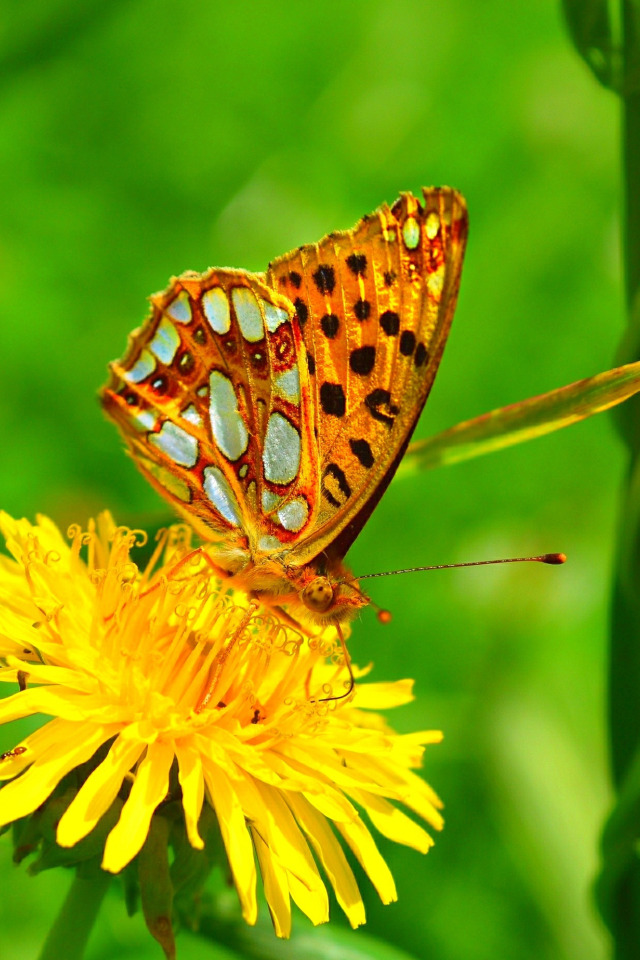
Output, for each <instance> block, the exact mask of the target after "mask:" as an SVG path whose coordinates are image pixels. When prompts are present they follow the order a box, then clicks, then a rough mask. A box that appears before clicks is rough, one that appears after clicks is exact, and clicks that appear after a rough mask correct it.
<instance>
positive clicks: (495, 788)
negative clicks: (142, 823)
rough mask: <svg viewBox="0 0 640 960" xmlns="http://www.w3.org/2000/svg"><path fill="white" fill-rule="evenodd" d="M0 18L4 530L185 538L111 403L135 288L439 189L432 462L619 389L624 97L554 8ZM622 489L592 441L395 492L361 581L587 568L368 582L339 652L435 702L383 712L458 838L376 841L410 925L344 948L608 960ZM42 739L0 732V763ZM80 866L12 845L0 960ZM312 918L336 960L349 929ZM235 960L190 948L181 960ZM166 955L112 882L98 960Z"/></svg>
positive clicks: (434, 5)
mask: <svg viewBox="0 0 640 960" xmlns="http://www.w3.org/2000/svg"><path fill="white" fill-rule="evenodd" d="M3 14H4V16H3V24H4V31H3V35H2V38H1V40H0V80H1V82H0V129H2V131H3V136H2V144H1V146H0V179H1V181H2V183H3V190H2V191H0V284H1V289H2V297H1V298H0V321H1V322H0V356H2V357H3V358H4V360H5V362H4V364H3V376H2V388H1V391H0V435H1V436H2V438H3V448H2V461H3V470H2V474H1V477H0V486H1V490H0V493H1V496H0V501H1V503H2V506H3V507H4V508H5V509H7V510H9V511H11V512H13V513H14V514H16V515H24V514H26V515H29V516H33V515H34V513H35V512H36V511H43V512H47V513H49V514H50V515H52V516H53V517H54V518H55V519H56V520H57V521H58V522H60V524H61V525H64V524H65V523H67V522H70V521H72V520H79V521H83V520H85V519H86V517H87V516H89V515H90V514H92V513H95V512H96V511H97V510H99V509H103V508H104V507H105V506H106V507H110V508H111V509H112V510H113V511H114V513H115V515H116V517H117V519H118V521H119V522H122V523H131V524H132V525H134V526H136V527H139V526H152V525H154V524H159V523H161V522H163V521H165V520H166V519H167V516H166V513H165V508H164V506H163V504H162V503H161V502H160V500H159V499H158V497H157V496H156V495H155V494H154V493H153V491H152V490H151V489H150V488H149V487H148V486H147V485H146V483H145V481H144V480H143V479H142V478H141V477H139V476H138V475H137V473H136V471H135V469H134V467H133V465H132V464H131V463H130V462H129V461H128V460H127V458H126V457H125V456H124V455H123V454H122V450H121V444H120V441H119V440H118V438H117V435H116V431H115V430H114V428H113V427H112V426H111V425H110V424H108V423H106V422H105V421H104V420H103V418H102V416H101V414H100V412H99V410H98V407H97V404H96V402H95V399H94V397H95V392H96V390H97V388H98V387H99V385H100V384H101V382H102V381H103V380H104V377H105V365H106V362H107V361H108V360H109V359H111V358H113V357H116V356H119V355H120V354H121V353H122V350H123V347H124V344H125V342H126V336H127V334H128V332H129V330H130V329H131V328H132V327H133V326H134V325H136V324H137V323H139V322H140V320H141V319H142V317H143V315H144V313H145V309H146V305H145V297H146V295H147V294H148V293H150V292H152V291H153V290H157V289H160V288H162V287H163V286H164V285H165V284H166V281H167V279H168V277H169V276H170V275H171V274H177V273H180V272H181V271H182V270H184V269H187V268H193V269H196V270H201V269H204V268H206V267H207V266H209V265H211V264H220V265H224V264H232V265H235V266H245V267H249V268H253V269H262V268H264V266H265V265H266V264H267V262H268V261H269V259H271V258H273V257H274V256H275V255H277V254H279V253H282V252H284V251H285V250H286V249H288V248H290V247H294V246H296V245H297V244H300V243H302V242H307V241H313V240H315V239H317V238H319V237H320V236H322V235H323V234H324V233H326V232H327V231H329V230H332V229H338V228H342V227H349V226H351V225H352V224H353V223H354V222H355V221H356V220H357V218H358V217H359V216H361V215H362V214H363V213H365V212H367V211H370V210H373V209H374V208H375V207H376V206H377V205H378V204H379V203H380V202H381V201H382V200H385V199H386V200H388V201H392V200H393V199H394V198H395V197H396V196H397V194H398V192H399V191H400V190H402V189H412V190H416V189H418V188H419V187H420V186H421V185H422V184H430V183H450V184H451V185H453V186H456V187H459V188H460V189H461V190H462V191H463V192H464V193H465V195H466V196H467V199H468V202H469V209H470V218H471V220H470V222H471V235H470V243H469V248H468V253H467V262H466V265H465V271H464V276H463V281H462V291H461V298H460V305H459V308H458V312H457V316H456V319H455V321H454V325H453V330H452V334H451V338H450V343H449V345H448V346H447V349H446V352H445V355H444V360H443V365H442V369H441V371H440V373H439V375H438V379H437V382H436V385H435V388H434V390H433V394H432V397H431V399H430V400H429V403H428V406H427V410H426V412H425V415H424V417H423V419H422V422H421V424H420V425H419V428H418V432H417V436H418V437H419V438H424V437H426V436H429V435H433V434H436V433H438V432H439V431H442V430H444V429H445V428H448V427H450V426H451V425H452V424H455V423H457V422H459V421H461V420H466V419H468V418H470V417H474V416H476V415H478V414H481V413H483V412H484V411H487V410H491V409H494V408H498V407H501V406H503V405H505V404H508V403H513V402H517V401H520V400H522V399H523V398H525V397H527V396H534V395H537V394H541V393H544V392H546V391H549V390H551V389H553V388H555V387H557V386H559V385H562V384H566V383H571V382H573V381H576V380H578V379H579V378H581V377H584V376H588V375H591V374H593V373H594V372H596V371H598V370H604V369H606V368H607V367H608V366H610V359H611V358H612V357H613V354H614V350H615V347H616V343H617V341H618V339H619V336H620V331H621V327H622V317H623V303H622V296H621V294H620V291H619V270H620V263H619V253H618V244H617V234H618V223H617V220H616V214H615V210H616V204H617V190H618V170H617V155H616V141H617V113H616V110H617V105H616V101H615V100H614V98H613V97H611V96H610V95H609V94H608V93H607V91H605V90H603V89H602V88H600V87H598V86H597V85H596V84H593V83H592V82H591V79H590V77H589V75H588V74H587V71H585V70H584V68H583V67H582V66H581V64H580V63H579V62H578V59H577V58H576V57H575V55H574V53H573V51H572V49H571V47H570V45H569V43H568V42H567V37H566V33H565V28H564V23H563V21H562V18H561V16H560V11H559V5H558V4H557V2H556V0H540V2H539V3H536V4H507V5H505V4H504V2H502V0H485V2H484V3H481V4H479V3H478V2H477V0H450V2H448V3H442V2H437V0H396V2H394V3H393V4H388V3H385V2H384V0H352V2H350V3H344V2H338V0H325V2H323V3H322V4H313V3H308V4H299V3H298V4H288V5H278V4H274V3H272V2H267V0H251V2H247V0H237V2H235V3H233V4H222V3H215V4H212V3H209V2H205V0H185V2H183V3H177V2H175V0H130V2H129V3H126V4H125V3H114V2H111V3H106V2H105V3H94V4H84V5H83V4H78V3H72V2H71V0H31V2H30V3H28V4H25V3H23V2H18V0H4V3H3ZM628 359H637V358H636V357H633V358H628ZM621 464H622V455H621V450H620V447H619V444H618V441H617V438H616V437H615V436H614V434H613V431H611V430H610V428H609V426H608V424H607V423H606V420H605V418H596V419H594V420H592V421H589V422H587V423H585V424H582V425H578V426H577V427H575V428H572V430H570V431H562V432H560V433H559V434H557V435H555V436H551V437H547V438H544V439H541V440H539V441H538V442H537V443H535V444H528V445H524V446H522V447H513V448H511V449H509V450H505V451H503V452H501V453H499V454H496V455H495V456H492V457H484V458H481V459H478V460H475V461H471V462H469V463H466V464H464V465H461V466H458V467H451V468H450V469H447V470H439V471H432V472H430V473H429V474H415V475H413V476H407V477H405V478H402V479H398V480H397V481H396V482H395V483H394V484H392V486H391V487H390V489H389V491H388V493H387V494H386V495H385V497H384V499H383V501H382V503H381V504H380V506H379V507H378V508H377V510H376V511H375V513H374V515H373V516H372V518H371V520H370V522H369V523H368V524H367V528H366V530H365V531H364V532H363V534H362V535H361V537H360V538H359V540H358V542H357V543H356V545H355V546H354V549H353V550H352V553H351V556H350V558H349V560H350V563H351V566H352V567H353V569H354V570H355V571H356V572H369V571H374V570H385V569H387V570H388V569H396V568H398V567H405V566H410V565H413V564H421V563H423V564H424V563H437V562H448V561H455V560H473V559H483V558H488V557H494V556H499V555H502V556H506V555H513V554H516V553H518V554H519V553H523V552H525V551H526V552H527V553H529V552H530V553H538V552H545V551H548V550H563V551H565V552H566V553H567V554H568V555H569V563H568V564H566V566H565V567H564V568H561V569H557V568H545V567H537V566H536V567H533V568H530V569H526V568H520V569H502V570H499V569H496V568H490V569H489V570H487V569H484V570H483V571H472V570H467V571H441V572H438V573H434V574H424V575H418V574H417V575H415V577H413V578H388V579H387V580H381V581H375V582H376V591H375V597H374V599H375V600H376V601H377V602H379V603H380V604H381V605H382V606H385V607H388V608H390V609H391V610H392V611H393V614H394V621H393V623H392V624H391V625H390V626H388V627H383V626H382V625H380V624H378V623H377V621H376V620H375V618H374V617H373V616H372V615H371V614H370V612H365V614H364V615H363V619H362V621H361V622H359V623H357V624H356V625H355V627H354V631H353V635H352V638H351V640H350V644H351V649H352V651H353V655H354V657H355V659H356V661H357V662H359V663H361V664H365V663H367V662H368V661H369V660H374V661H375V665H376V670H375V674H374V676H375V677H378V678H379V679H387V678H396V677H402V676H405V675H408V674H410V675H413V676H415V677H416V681H417V682H416V691H417V695H418V696H417V700H416V702H415V703H414V704H413V705H411V706H410V707H407V708H403V709H402V710H400V711H398V712H397V714H396V715H395V716H393V718H392V719H393V721H394V723H395V724H396V726H397V727H398V728H399V729H401V730H410V729H416V728H419V727H420V728H424V727H438V728H442V729H443V730H444V731H445V734H446V737H445V741H444V743H443V744H442V745H441V746H438V747H437V748H434V750H433V751H432V752H431V756H430V759H429V765H428V768H427V770H426V771H425V775H426V776H427V778H428V779H429V781H430V782H431V783H432V784H433V786H434V787H435V788H436V789H437V790H438V792H439V793H440V794H441V795H442V797H443V799H444V800H445V802H446V809H445V814H446V817H447V826H446V828H445V831H444V832H443V834H442V835H440V836H438V837H437V843H436V846H435V848H434V850H433V851H432V852H431V853H430V854H429V855H428V856H427V857H426V858H423V857H420V855H418V854H417V853H415V852H414V851H409V850H404V849H395V848H394V847H393V846H392V845H391V844H389V843H386V842H384V841H381V843H380V846H381V849H382V851H383V853H384V854H385V856H386V857H387V858H388V859H389V861H390V864H391V866H392V868H393V871H394V874H395V876H396V879H397V884H398V889H399V897H400V899H399V902H398V904H395V905H392V906H389V907H382V906H381V905H380V904H379V903H377V902H376V899H375V895H374V894H373V892H372V891H371V890H370V888H369V887H368V885H367V883H366V880H364V879H363V878H361V882H362V888H363V891H364V892H365V894H366V901H367V916H368V923H367V927H366V929H365V932H364V933H363V934H361V933H360V932H356V933H355V934H353V935H352V937H353V938H354V939H353V940H351V941H350V942H351V943H353V942H355V943H356V944H362V943H364V944H366V945H367V947H368V945H370V944H371V941H372V940H377V941H380V942H382V944H383V946H382V947H380V948H376V949H378V950H379V951H380V950H383V949H384V944H385V943H386V944H389V945H393V947H392V946H389V947H388V949H389V951H394V950H397V951H404V952H405V953H406V954H408V955H409V956H414V957H420V958H422V957H425V958H428V957H437V958H438V960H459V958H461V957H464V960H488V958H493V957H508V958H509V960H534V958H535V960H575V958H576V957H580V960H603V957H604V956H605V952H606V939H605V936H604V934H603V931H602V928H601V927H600V926H599V924H598V921H597V918H595V917H594V915H593V912H592V910H591V907H590V903H589V886H590V883H591V881H592V878H593V876H594V872H595V870H596V857H595V849H596V843H597V835H598V830H599V824H600V823H601V821H602V818H603V816H604V813H605V810H606V808H607V804H608V792H607V791H608V786H607V780H606V774H605V760H604V753H605V750H604V729H603V723H602V716H603V713H604V690H603V683H602V664H603V658H604V639H603V638H604V632H605V610H606V597H605V588H606V579H607V571H608V568H609V563H610V559H611V557H610V553H611V547H610V530H611V527H612V522H613V516H614V510H615V499H616V492H617V491H616V487H617V483H618V472H619V468H620V466H621ZM23 730H24V725H23V726H21V725H20V724H15V725H13V726H12V727H11V728H4V729H1V730H0V738H2V746H1V749H8V748H9V747H11V746H13V745H14V744H15V743H17V742H19V739H20V737H21V735H22V732H23ZM69 873H70V871H64V872H62V871H46V872H43V873H41V874H39V875H38V876H36V877H27V876H26V870H25V868H24V866H21V867H19V868H15V867H14V866H13V865H12V864H11V848H10V837H9V835H5V836H4V837H2V838H0V887H1V889H2V891H3V923H2V928H1V929H0V952H1V953H2V954H3V955H7V956H11V957H13V956H15V957H24V958H25V960H26V958H30V957H33V956H36V955H37V952H38V950H39V948H40V945H41V943H42V942H43V940H44V935H45V932H46V930H47V929H48V927H49V926H50V925H51V921H52V918H53V916H54V915H55V912H56V910H57V908H58V905H59V903H60V901H61V898H62V894H63V890H62V886H63V881H64V882H65V883H68V882H69V880H68V879H67V877H68V875H69ZM61 876H62V878H63V879H62V880H61V879H60V877H61ZM128 889H129V902H130V906H131V907H133V900H134V899H135V890H134V886H133V885H130V886H129V888H128ZM229 896H231V894H229ZM263 914H264V911H263ZM333 914H334V919H333V921H332V924H333V927H332V929H333V930H334V931H335V930H337V933H336V934H335V935H336V937H337V938H339V937H340V936H341V935H342V929H341V928H340V926H339V924H340V920H339V919H338V911H337V909H334V910H333ZM263 919H265V917H263ZM295 926H296V930H301V931H304V934H305V936H307V937H309V938H310V939H309V941H308V942H311V943H316V944H325V943H327V944H328V945H327V947H326V951H325V953H326V955H328V956H331V952H330V951H331V949H333V950H334V954H333V955H336V948H335V947H333V948H331V947H330V938H331V935H332V934H331V931H329V932H328V933H326V934H325V933H324V931H315V932H314V933H313V934H309V933H307V931H306V928H304V926H303V925H302V923H301V922H299V918H296V925H295ZM246 936H247V937H249V936H251V932H250V931H248V932H247V933H246ZM269 936H271V935H269ZM345 936H346V934H345ZM324 937H328V938H329V939H328V940H325V939H324ZM270 944H271V949H273V951H277V950H281V951H282V955H283V956H285V955H286V954H285V953H284V951H285V950H287V949H289V950H290V948H287V947H286V946H282V945H279V944H277V943H276V942H275V941H273V940H270ZM230 949H231V948H230V947H226V948H225V947H216V946H215V945H214V943H213V941H212V940H207V941H206V942H205V941H204V940H203V939H202V938H197V939H196V938H195V937H192V936H191V935H190V934H189V933H188V932H187V931H186V930H183V931H181V933H180V934H179V938H178V951H179V952H178V956H179V958H180V960H196V958H197V960H209V958H214V957H215V958H221V960H222V958H228V957H230V956H236V953H235V948H234V950H233V951H232V952H231V953H229V952H228V951H229V950H230ZM242 949H243V950H244V949H245V947H244V946H243V948H242ZM371 949H374V948H371ZM246 950H247V952H250V950H249V947H246ZM159 955H160V950H159V947H158V946H157V944H156V943H154V942H153V941H152V939H151V937H150V936H149V934H148V932H147V931H146V929H145V926H144V919H143V918H142V916H141V914H140V913H138V914H137V915H136V916H135V917H133V918H132V919H131V920H128V919H127V918H126V915H125V909H124V905H123V903H122V900H121V898H119V897H118V895H117V893H116V891H115V890H114V892H113V893H112V894H111V895H110V896H109V897H108V898H107V901H106V904H105V910H104V913H103V914H101V917H100V919H99V921H98V924H97V927H96V931H95V934H94V936H93V938H92V941H91V942H90V945H89V950H88V953H87V960H111V958H112V957H115V956H117V957H118V958H119V960H133V958H135V960H146V958H147V957H149V958H152V957H156V958H157V957H158V956H159ZM254 955H255V954H254ZM277 955H280V954H277Z"/></svg>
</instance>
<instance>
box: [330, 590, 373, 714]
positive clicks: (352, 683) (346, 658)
mask: <svg viewBox="0 0 640 960" xmlns="http://www.w3.org/2000/svg"><path fill="white" fill-rule="evenodd" d="M367 599H368V598H367ZM336 630H337V631H338V639H339V640H340V648H341V649H342V656H343V657H344V663H345V666H346V668H347V670H348V671H349V689H348V690H347V691H345V693H341V694H340V696H338V697H321V698H320V700H319V703H326V702H327V701H328V700H344V698H345V697H348V696H349V694H350V693H351V691H352V690H353V688H354V687H355V685H356V678H355V677H354V675H353V668H352V666H351V657H350V656H349V651H348V650H347V645H346V643H345V640H344V634H343V632H342V627H341V626H340V624H339V623H336Z"/></svg>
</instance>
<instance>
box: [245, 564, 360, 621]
mask: <svg viewBox="0 0 640 960" xmlns="http://www.w3.org/2000/svg"><path fill="white" fill-rule="evenodd" d="M238 577H239V578H240V579H241V580H242V585H243V588H244V589H246V590H248V591H250V592H251V593H252V594H253V595H254V596H255V597H256V598H257V599H259V600H261V601H262V602H263V603H266V604H267V605H268V606H283V607H285V609H286V612H287V613H288V614H290V616H292V617H293V618H294V619H296V620H299V621H301V622H302V623H303V624H304V623H305V622H310V623H312V624H315V625H319V626H325V625H327V624H335V623H347V622H348V621H350V620H352V619H353V618H354V617H355V615H356V613H357V612H358V610H360V609H361V608H362V607H364V606H366V605H367V604H368V602H369V600H368V598H367V597H366V596H365V595H364V594H363V593H361V592H360V590H359V589H358V585H357V582H356V581H355V580H354V578H353V576H352V575H351V574H350V573H349V571H348V570H347V568H346V567H345V566H344V564H342V563H341V562H340V561H339V560H335V561H334V562H333V563H331V564H327V563H326V562H324V561H320V562H316V563H309V564H306V565H305V566H303V567H292V566H287V564H286V562H284V561H283V560H281V559H271V558H264V559H261V560H259V561H257V562H256V563H250V564H249V565H247V566H245V567H244V568H243V569H242V571H240V572H239V574H238Z"/></svg>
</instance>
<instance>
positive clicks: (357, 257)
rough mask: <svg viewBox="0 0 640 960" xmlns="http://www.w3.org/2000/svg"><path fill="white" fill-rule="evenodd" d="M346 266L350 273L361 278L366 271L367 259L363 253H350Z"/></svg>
mask: <svg viewBox="0 0 640 960" xmlns="http://www.w3.org/2000/svg"><path fill="white" fill-rule="evenodd" d="M346 263H347V266H348V267H349V270H351V272H352V273H355V275H356V277H357V276H359V275H360V276H362V275H363V274H364V272H365V270H366V269H367V258H366V257H365V255H364V253H351V254H349V256H348V257H347V260H346Z"/></svg>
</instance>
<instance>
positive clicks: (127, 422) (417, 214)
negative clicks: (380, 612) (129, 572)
mask: <svg viewBox="0 0 640 960" xmlns="http://www.w3.org/2000/svg"><path fill="white" fill-rule="evenodd" d="M423 197H424V200H423V202H421V200H419V199H418V198H416V197H415V196H413V195H412V194H411V193H402V194H401V195H400V197H399V199H398V200H397V201H396V202H395V203H394V204H393V206H391V207H388V206H387V205H386V204H383V205H382V206H381V207H380V208H379V209H378V210H376V211H375V212H374V213H372V214H370V215H367V216H365V217H363V218H362V219H361V220H360V221H359V222H358V223H357V224H356V225H355V227H354V228H353V229H352V230H346V231H343V232H336V233H330V234H328V235H327V236H326V237H324V238H323V239H322V240H320V242H319V243H314V244H308V245H305V246H302V247H299V248H298V249H297V250H294V251H292V252H290V253H287V254H285V255H284V256H281V257H278V258H277V259H276V260H274V261H273V262H272V263H270V264H269V267H268V269H267V271H266V273H250V272H248V271H245V270H236V269H227V268H225V269H219V268H213V269H209V270H207V271H206V272H205V273H202V274H199V273H195V272H192V271H189V272H186V273H183V274H182V275H181V276H179V277H176V278H174V279H173V280H172V281H171V283H170V285H169V287H168V288H167V289H166V290H165V291H164V292H163V293H158V294H155V295H154V296H152V297H151V298H150V300H151V305H152V309H151V315H150V316H149V317H148V318H147V320H146V321H145V322H144V324H143V325H142V327H140V328H139V329H138V330H135V331H134V332H133V333H132V334H131V336H130V338H129V344H128V348H127V351H126V353H125V355H124V357H123V359H121V360H119V361H117V362H114V363H112V364H110V377H109V381H108V383H107V385H106V386H105V387H104V388H103V390H102V392H101V399H102V404H103V407H104V409H105V411H106V413H107V415H108V416H109V417H110V418H111V419H112V420H114V421H115V423H116V424H117V426H118V427H119V429H120V431H121V433H122V435H123V437H124V439H125V441H126V443H127V446H128V449H129V452H130V453H131V455H132V457H133V459H134V461H135V463H136V465H137V466H138V467H139V469H140V470H141V471H142V473H143V474H144V475H145V476H146V477H147V478H148V480H149V481H150V482H151V484H152V485H153V486H154V487H155V488H156V490H158V491H159V493H161V494H162V496H164V497H165V498H166V499H167V500H168V501H169V502H170V503H171V505H172V506H173V507H174V508H175V509H176V510H177V511H178V512H179V513H180V514H182V515H183V516H184V517H186V519H187V520H188V521H189V523H190V524H191V525H192V527H193V528H194V529H195V531H196V533H197V534H198V535H199V536H200V537H201V538H202V539H203V540H205V541H207V549H206V555H207V558H208V560H209V562H210V563H211V565H212V566H213V568H214V570H215V571H216V572H217V573H218V574H219V575H220V576H223V577H230V578H232V581H233V584H234V585H236V586H238V587H240V588H242V589H244V590H246V591H247V592H248V593H250V594H252V595H253V596H254V597H256V598H259V599H261V600H262V601H264V602H266V603H268V604H271V605H272V606H277V607H278V608H280V609H281V610H282V607H283V605H284V608H285V611H286V614H287V615H289V614H291V615H292V616H295V617H297V618H298V620H297V622H299V621H300V620H303V621H304V620H307V621H310V622H311V623H314V624H326V623H333V624H341V623H343V622H345V621H348V620H349V619H351V618H352V617H353V616H354V614H355V613H356V611H357V610H358V609H360V608H361V607H362V606H364V605H365V604H367V603H368V602H369V600H368V598H367V597H366V596H365V595H364V593H362V591H360V589H359V588H358V584H357V580H356V579H355V578H354V577H353V576H351V574H350V573H349V571H348V570H347V568H346V566H345V564H344V562H343V560H344V556H345V554H346V553H347V551H348V549H349V547H350V546H351V544H352V543H353V541H354V540H355V539H356V537H357V536H358V534H359V532H360V531H361V529H362V527H363V526H364V524H365V523H366V521H367V519H368V517H369V516H370V514H371V512H372V511H373V509H374V507H375V506H376V504H377V503H378V501H379V500H380V497H381V496H382V494H383V493H384V491H385V489H386V487H387V486H388V484H389V482H390V481H391V478H392V477H393V475H394V473H395V471H396V469H397V467H398V464H399V462H400V460H401V458H402V456H403V454H404V452H405V450H406V447H407V444H408V443H409V439H410V437H411V434H412V432H413V430H414V427H415V425H416V423H417V421H418V418H419V416H420V413H421V411H422V408H423V406H424V403H425V401H426V399H427V396H428V394H429V391H430V388H431V385H432V383H433V380H434V377H435V375H436V372H437V369H438V365H439V363H440V359H441V356H442V352H443V349H444V346H445V342H446V339H447V335H448V332H449V327H450V325H451V320H452V318H453V312H454V308H455V304H456V299H457V294H458V287H459V283H460V273H461V269H462V260H463V255H464V249H465V243H466V237H467V226H468V221H467V210H466V205H465V201H464V199H463V197H462V196H461V195H460V194H459V193H458V192H457V191H455V190H453V189H451V188H449V187H441V188H435V187H433V188H425V189H423Z"/></svg>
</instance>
